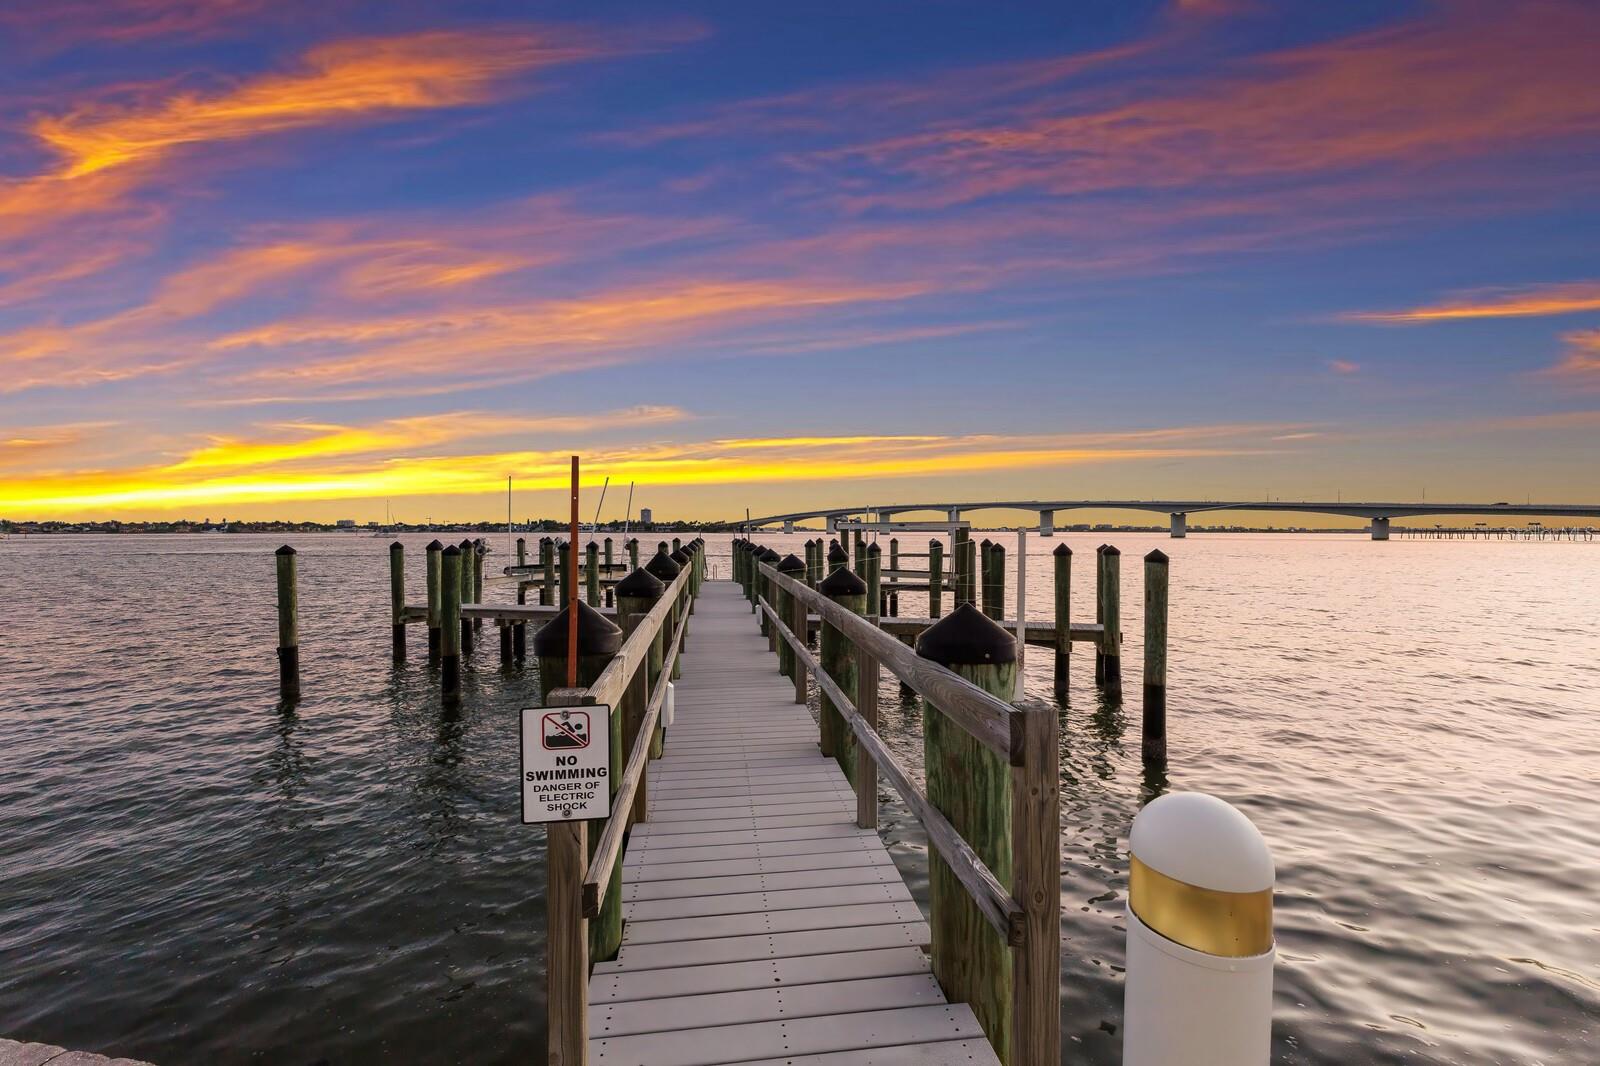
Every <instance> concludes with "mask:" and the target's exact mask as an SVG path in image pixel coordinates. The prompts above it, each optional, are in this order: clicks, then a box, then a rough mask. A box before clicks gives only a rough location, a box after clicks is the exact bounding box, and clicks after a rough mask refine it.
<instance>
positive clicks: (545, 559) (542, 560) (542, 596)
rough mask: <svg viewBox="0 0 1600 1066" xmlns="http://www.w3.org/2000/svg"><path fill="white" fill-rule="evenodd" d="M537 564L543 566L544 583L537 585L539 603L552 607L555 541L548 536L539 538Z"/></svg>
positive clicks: (554, 578)
mask: <svg viewBox="0 0 1600 1066" xmlns="http://www.w3.org/2000/svg"><path fill="white" fill-rule="evenodd" d="M539 565H540V566H541V567H543V568H544V584H542V585H540V586H539V603H540V604H541V605H542V606H545V607H553V606H554V605H555V602H556V542H555V540H554V539H552V538H550V537H540V538H539Z"/></svg>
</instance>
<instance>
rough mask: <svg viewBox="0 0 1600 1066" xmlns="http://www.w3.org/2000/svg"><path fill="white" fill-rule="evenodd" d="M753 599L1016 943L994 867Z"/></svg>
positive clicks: (1016, 910)
mask: <svg viewBox="0 0 1600 1066" xmlns="http://www.w3.org/2000/svg"><path fill="white" fill-rule="evenodd" d="M756 602H757V603H758V604H759V605H760V607H761V609H762V610H763V611H764V612H766V615H767V624H768V625H772V626H776V627H777V630H778V636H779V637H780V638H782V639H783V640H785V641H787V642H788V644H789V647H790V648H792V649H793V650H794V654H795V659H796V660H797V661H798V662H799V664H800V665H801V666H802V667H804V668H805V670H806V672H807V673H809V674H810V675H811V677H812V678H813V679H814V680H815V681H816V683H817V687H818V688H819V689H821V690H822V691H823V692H824V693H825V694H826V695H827V697H828V698H829V699H830V700H832V701H833V705H834V707H835V708H836V709H837V710H838V712H839V714H840V715H841V716H842V717H843V718H844V720H845V724H846V725H848V726H849V727H850V730H851V732H853V733H854V734H855V737H856V741H857V742H858V743H859V744H861V745H862V747H864V748H865V749H866V751H867V753H868V754H869V755H871V756H872V761H873V763H874V764H875V765H876V766H877V768H878V770H879V772H881V773H882V774H883V776H885V777H887V778H888V779H889V783H890V784H892V785H893V786H894V788H895V791H896V792H898V793H899V794H900V798H901V799H902V800H904V801H905V804H906V806H907V807H910V808H911V813H913V814H915V815H916V816H917V819H918V820H919V821H920V822H922V825H923V828H924V829H925V830H926V831H927V833H928V842H929V843H931V844H932V845H933V846H934V848H936V849H937V850H938V852H939V855H940V856H941V857H942V858H943V859H944V861H945V862H947V863H949V864H950V870H951V872H952V873H954V874H955V875H956V880H958V881H960V882H961V885H962V887H964V888H965V889H966V890H967V894H968V895H969V896H971V897H972V901H973V902H974V903H976V904H977V905H978V909H979V910H980V911H982V912H983V916H984V917H985V918H987V919H988V921H989V924H990V925H991V926H993V927H994V930H995V932H997V933H999V934H1000V935H1001V936H1003V937H1005V939H1006V943H1007V944H1010V945H1012V946H1013V947H1015V946H1018V945H1020V944H1021V943H1022V935H1023V910H1022V906H1021V905H1020V904H1019V903H1017V901H1016V900H1015V899H1013V898H1012V897H1011V893H1010V892H1009V891H1008V890H1007V889H1006V887H1005V886H1004V885H1002V884H1001V883H1000V879H999V878H997V877H995V875H994V873H993V871H991V870H990V869H989V867H988V866H986V865H984V862H983V860H982V859H981V858H979V857H978V853H977V852H975V851H973V850H972V846H971V845H970V844H968V843H967V842H966V841H965V840H963V839H961V834H960V833H957V832H956V829H955V826H953V825H951V824H950V820H949V819H948V818H946V817H945V816H944V815H943V814H940V813H939V811H938V809H937V808H936V807H934V806H933V804H932V803H930V802H928V797H927V796H924V795H923V794H922V791H921V790H920V789H919V788H917V786H916V784H915V783H913V782H912V780H911V777H910V775H909V774H907V773H906V770H905V767H904V766H902V765H901V764H900V760H899V759H896V758H895V757H894V754H893V753H892V752H890V751H889V749H888V748H887V747H885V746H884V743H883V738H882V737H880V736H879V735H878V731H877V730H876V729H874V728H872V726H870V725H868V724H867V722H866V721H865V720H864V719H863V718H862V717H861V714H860V713H859V712H858V711H857V710H856V705H855V701H854V700H853V699H851V698H850V697H849V696H847V695H845V693H844V690H843V689H841V688H840V687H839V686H838V684H837V683H836V682H835V681H834V680H833V678H831V677H829V676H828V674H827V672H826V671H825V670H823V669H822V664H821V663H820V662H818V661H817V659H816V658H815V657H814V656H813V655H812V654H811V651H810V649H809V648H808V647H807V645H806V642H805V641H804V640H802V639H800V638H799V637H798V636H796V635H795V632H794V630H792V629H790V628H789V627H788V626H786V625H784V623H783V619H782V618H780V617H779V616H778V612H777V611H776V610H775V609H773V606H772V605H771V604H770V603H768V602H767V600H766V597H764V596H758V597H757V598H756Z"/></svg>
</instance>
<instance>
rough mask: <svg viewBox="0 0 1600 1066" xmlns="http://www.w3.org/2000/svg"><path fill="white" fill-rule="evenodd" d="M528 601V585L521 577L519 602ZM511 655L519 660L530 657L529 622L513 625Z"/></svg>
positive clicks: (518, 590)
mask: <svg viewBox="0 0 1600 1066" xmlns="http://www.w3.org/2000/svg"><path fill="white" fill-rule="evenodd" d="M527 602H528V586H527V585H526V584H524V583H523V581H522V580H521V579H520V578H519V579H518V580H517V604H518V605H519V606H520V605H522V604H524V603H527ZM511 655H512V657H513V658H514V659H516V660H517V661H519V662H520V661H522V660H523V659H526V658H527V657H528V623H526V622H518V623H517V624H516V625H514V626H512V627H511Z"/></svg>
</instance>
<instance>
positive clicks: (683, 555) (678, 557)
mask: <svg viewBox="0 0 1600 1066" xmlns="http://www.w3.org/2000/svg"><path fill="white" fill-rule="evenodd" d="M667 558H668V559H671V560H672V561H673V562H675V563H677V564H678V568H679V569H680V570H681V569H683V568H684V567H686V566H688V565H689V553H688V552H686V551H684V550H683V549H682V548H679V549H678V550H677V551H675V552H673V553H672V554H670V555H668V556H667Z"/></svg>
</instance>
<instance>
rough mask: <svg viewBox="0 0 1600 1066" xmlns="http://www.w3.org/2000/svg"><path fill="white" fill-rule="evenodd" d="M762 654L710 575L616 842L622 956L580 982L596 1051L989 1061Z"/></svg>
mask: <svg viewBox="0 0 1600 1066" xmlns="http://www.w3.org/2000/svg"><path fill="white" fill-rule="evenodd" d="M775 665H776V659H775V658H774V657H773V656H772V655H770V654H769V653H768V652H767V642H766V638H765V637H763V636H761V634H760V631H759V629H758V628H757V623H756V619H755V618H754V617H753V616H752V614H751V612H750V605H749V603H748V602H746V601H745V599H744V598H743V597H742V595H741V594H740V590H739V587H738V586H737V585H735V584H733V583H732V582H726V581H708V582H706V583H705V585H704V588H703V592H702V595H701V596H700V598H699V599H698V601H697V602H696V605H695V614H694V618H693V622H692V625H691V626H690V629H689V636H688V640H687V641H686V644H685V648H684V655H683V677H682V680H681V681H678V682H677V683H676V686H675V687H676V715H675V721H674V724H673V726H672V727H671V729H669V730H668V732H667V741H666V749H665V754H664V756H663V757H662V758H661V759H660V760H657V761H655V762H652V763H651V765H650V771H649V773H650V787H649V797H650V798H649V808H648V810H649V817H648V820H647V822H646V823H644V824H641V825H638V826H636V827H635V828H634V829H633V831H632V836H631V839H630V842H629V846H628V849H627V856H626V860H625V864H624V877H623V882H624V889H623V918H624V921H625V925H624V928H623V937H622V948H621V951H620V953H619V954H618V956H617V958H616V959H615V960H614V961H611V962H602V963H599V964H597V965H596V966H595V967H594V972H593V974H592V976H591V977H590V981H589V1033H590V1043H589V1059H590V1061H591V1062H592V1063H595V1064H598V1066H636V1064H637V1066H646V1064H647V1066H707V1064H713V1063H746V1064H762V1066H775V1064H778V1063H785V1064H795V1066H802V1064H805V1066H846V1064H852V1066H853V1064H868V1063H871V1064H874V1066H900V1064H916V1066H946V1064H956V1063H961V1064H964V1066H970V1064H987V1063H996V1064H997V1063H998V1060H997V1059H996V1057H995V1054H994V1051H993V1049H992V1048H991V1047H990V1045H989V1042H988V1041H987V1040H986V1039H985V1038H984V1034H983V1032H982V1030H981V1029H980V1028H979V1025H978V1022H977V1019H976V1018H975V1017H974V1015H973V1013H972V1010H971V1008H969V1007H968V1006H967V1005H966V1004H961V1003H957V1004H951V1003H949V1002H947V1001H946V999H945V997H944V994H943V992H941V990H940V988H939V985H938V982H937V981H935V979H934V977H933V973H932V970H931V969H930V967H929V963H928V957H927V955H926V953H925V952H924V950H923V946H924V945H926V944H927V943H928V941H929V929H928V926H927V924H926V922H925V921H924V919H923V915H922V913H921V911H920V910H919V908H918V907H917V904H916V903H915V902H914V901H913V900H912V898H911V894H910V893H909V892H908V891H907V890H906V887H905V884H904V882H902V881H901V879H900V874H899V872H898V870H897V869H896V868H895V865H894V862H893V860H892V859H891V858H890V857H889V853H888V851H887V850H886V849H885V848H884V846H883V842H882V841H881V840H879V838H878V835H877V833H876V832H874V831H872V830H870V829H859V828H857V827H856V824H855V799H854V793H853V791H852V789H851V786H850V784H849V782H848V781H846V779H845V776H844V774H843V773H842V772H840V770H839V767H838V765H837V764H836V763H835V761H834V760H833V759H831V758H825V757H823V756H822V755H821V754H820V752H819V750H818V747H817V726H816V723H815V721H814V720H813V719H812V717H811V715H810V714H809V713H808V712H807V710H806V708H805V707H803V706H801V705H798V704H796V703H795V702H794V700H793V693H794V688H793V685H792V684H791V683H790V682H789V681H788V680H786V679H784V678H782V677H780V676H779V675H778V673H777V670H776V668H775Z"/></svg>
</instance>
